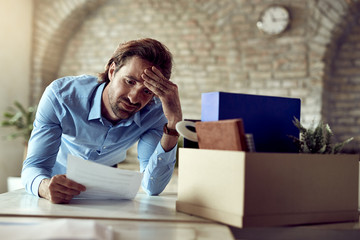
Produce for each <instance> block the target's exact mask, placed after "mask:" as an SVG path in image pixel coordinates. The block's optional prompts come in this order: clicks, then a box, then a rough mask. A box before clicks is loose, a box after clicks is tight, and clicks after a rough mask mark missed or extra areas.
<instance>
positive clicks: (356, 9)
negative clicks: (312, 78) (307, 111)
mask: <svg viewBox="0 0 360 240" xmlns="http://www.w3.org/2000/svg"><path fill="white" fill-rule="evenodd" d="M334 2H336V1H334ZM336 3H337V2H336ZM335 5H336V7H337V8H336V9H338V10H339V11H338V17H337V18H336V17H335V18H334V17H332V19H333V20H334V19H336V20H337V21H334V23H333V25H334V27H333V29H332V31H331V37H330V38H329V43H328V45H327V46H326V50H325V52H324V55H323V62H324V74H323V94H322V109H321V116H322V119H323V120H324V122H327V123H329V125H330V126H331V128H332V130H333V132H334V134H335V137H336V139H335V140H336V141H343V140H345V139H347V138H349V137H355V140H354V141H353V142H352V143H351V144H349V145H347V147H346V150H347V151H349V152H358V151H359V146H358V145H359V142H360V128H359V124H360V93H359V90H360V68H359V67H360V46H357V45H358V44H357V42H359V41H358V40H360V3H359V2H356V1H349V4H348V5H345V4H343V5H341V4H340V5H337V4H335ZM340 6H344V8H340ZM333 7H334V6H333ZM324 10H326V9H324ZM325 12H326V13H327V14H328V16H329V15H331V14H330V13H329V12H331V11H325ZM332 16H334V14H333V15H332ZM326 27H327V26H326V25H324V26H323V28H326ZM323 31H324V30H323ZM355 38H357V39H355Z"/></svg>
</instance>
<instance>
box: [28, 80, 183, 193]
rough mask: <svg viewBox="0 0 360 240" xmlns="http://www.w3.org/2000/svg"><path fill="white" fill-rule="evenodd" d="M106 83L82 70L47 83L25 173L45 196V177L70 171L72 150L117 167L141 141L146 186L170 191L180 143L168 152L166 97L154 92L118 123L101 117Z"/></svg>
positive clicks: (33, 188)
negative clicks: (164, 144)
mask: <svg viewBox="0 0 360 240" xmlns="http://www.w3.org/2000/svg"><path fill="white" fill-rule="evenodd" d="M104 87H105V84H104V83H103V84H99V83H98V82H97V78H96V77H93V76H88V75H82V76H76V77H65V78H61V79H58V80H55V81H53V82H52V83H51V84H50V85H49V86H48V87H47V88H46V90H45V91H44V94H43V96H42V98H41V100H40V102H39V105H38V109H37V113H36V118H35V121H34V129H33V131H32V134H31V138H30V141H29V145H28V153H27V158H26V160H25V161H24V164H23V170H22V174H21V178H22V182H23V184H24V186H25V189H26V190H27V191H28V192H29V193H32V194H33V195H36V196H39V195H38V189H39V185H40V182H41V181H42V180H43V179H44V178H51V177H52V176H54V175H56V174H65V173H66V163H67V156H68V154H72V155H74V156H79V157H81V158H83V159H85V160H91V161H94V162H97V163H101V164H104V165H108V166H113V165H115V164H117V163H119V162H121V161H123V160H125V158H126V151H127V150H128V149H129V148H130V147H131V146H132V145H134V144H135V143H136V142H138V148H137V150H138V160H139V163H140V171H141V172H143V173H144V177H143V181H142V187H143V189H144V191H145V192H146V193H147V194H149V195H157V194H159V193H161V192H162V191H163V190H164V188H165V187H166V185H167V184H168V182H169V180H170V178H171V175H172V172H173V170H174V165H175V161H176V147H174V148H173V149H172V150H171V151H169V152H165V151H164V149H163V148H162V146H161V144H160V139H161V137H162V134H163V126H164V124H165V123H166V122H167V119H166V118H165V116H164V113H163V110H162V105H161V102H160V100H159V99H158V98H156V97H154V98H153V100H151V102H150V103H149V104H148V105H147V106H145V107H144V108H143V109H141V110H140V111H139V112H137V113H135V114H134V115H133V116H131V117H130V118H128V119H124V120H122V121H120V122H119V123H117V124H116V125H113V124H112V123H111V122H109V121H108V120H107V119H105V118H104V117H102V116H101V97H102V92H103V89H104ZM119 187H121V186H119Z"/></svg>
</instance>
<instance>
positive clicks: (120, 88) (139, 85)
mask: <svg viewBox="0 0 360 240" xmlns="http://www.w3.org/2000/svg"><path fill="white" fill-rule="evenodd" d="M151 66H152V65H151V63H150V62H148V61H146V60H143V59H141V58H139V57H132V58H130V59H128V60H127V62H126V63H125V65H124V66H122V67H121V68H120V69H119V70H118V71H117V72H116V73H115V67H116V66H115V64H114V63H113V64H112V65H111V66H110V69H109V79H110V83H109V84H108V85H107V86H106V88H105V90H104V95H103V103H104V105H105V109H104V110H105V112H104V115H105V117H106V118H107V119H108V120H110V121H119V120H121V119H126V118H129V117H130V116H132V115H134V114H135V113H136V112H138V111H140V110H141V109H142V108H143V107H145V106H146V104H148V103H149V102H150V100H151V99H152V97H153V96H154V94H153V93H152V92H151V91H150V90H149V89H148V88H146V87H145V86H144V80H143V79H142V78H141V74H142V73H143V72H144V70H145V69H146V68H150V67H151Z"/></svg>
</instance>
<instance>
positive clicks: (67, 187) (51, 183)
mask: <svg viewBox="0 0 360 240" xmlns="http://www.w3.org/2000/svg"><path fill="white" fill-rule="evenodd" d="M85 190H86V188H85V186H84V185H81V184H79V183H77V182H74V181H72V180H70V179H68V178H67V177H66V175H55V176H53V177H52V178H51V179H49V178H45V179H43V180H42V181H41V183H40V186H39V195H40V197H43V198H45V199H47V200H49V201H51V202H52V203H69V202H70V200H71V199H72V198H73V197H74V196H76V195H79V194H80V193H81V192H83V191H85Z"/></svg>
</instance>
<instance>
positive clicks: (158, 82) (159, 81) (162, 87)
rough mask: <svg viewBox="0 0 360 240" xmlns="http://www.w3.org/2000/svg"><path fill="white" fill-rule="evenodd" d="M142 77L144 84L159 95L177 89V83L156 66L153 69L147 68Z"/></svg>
mask: <svg viewBox="0 0 360 240" xmlns="http://www.w3.org/2000/svg"><path fill="white" fill-rule="evenodd" d="M142 78H143V79H144V85H145V86H146V87H147V88H149V89H150V91H152V92H153V93H154V94H155V95H157V96H158V97H161V96H163V95H165V94H168V93H169V92H173V91H177V86H176V84H174V83H172V82H171V81H169V80H168V79H166V78H165V77H164V75H163V74H162V73H161V71H160V70H159V69H157V68H156V67H154V66H153V67H151V69H145V71H144V73H143V74H142Z"/></svg>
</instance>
